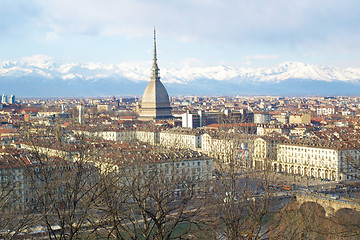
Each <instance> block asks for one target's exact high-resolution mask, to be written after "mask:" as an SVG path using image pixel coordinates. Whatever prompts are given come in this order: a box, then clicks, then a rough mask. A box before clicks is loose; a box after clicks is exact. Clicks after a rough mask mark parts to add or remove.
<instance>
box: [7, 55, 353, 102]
mask: <svg viewBox="0 0 360 240" xmlns="http://www.w3.org/2000/svg"><path fill="white" fill-rule="evenodd" d="M150 69H151V63H150V62H149V63H144V64H136V63H122V64H108V65H106V64H100V63H86V64H78V63H65V64H60V63H56V62H54V61H52V60H51V59H50V60H49V59H46V58H44V59H40V60H37V61H34V60H22V61H4V62H0V84H1V86H2V87H1V89H2V93H5V94H8V95H10V94H14V95H16V96H23V97H36V96H38V97H59V96H64V97H74V96H79V97H80V96H112V95H114V96H133V95H137V96H141V95H142V93H143V91H144V90H145V88H146V85H147V83H148V81H149V79H150ZM161 77H162V82H163V83H164V85H165V87H166V88H167V90H168V92H169V95H200V96H201V95H207V96H209V95H284V96H286V95H296V96H303V95H307V96H308V95H359V92H360V68H342V69H341V68H337V67H332V66H324V65H314V64H305V63H301V62H287V63H283V64H280V65H278V66H276V67H262V68H256V69H254V68H244V67H232V66H224V65H220V66H214V67H203V68H200V67H178V68H161ZM2 93H1V92H0V94H2Z"/></svg>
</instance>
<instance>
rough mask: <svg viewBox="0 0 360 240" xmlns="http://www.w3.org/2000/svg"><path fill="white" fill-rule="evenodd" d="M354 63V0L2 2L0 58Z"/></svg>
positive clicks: (358, 27) (359, 11) (359, 59)
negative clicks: (154, 51)
mask: <svg viewBox="0 0 360 240" xmlns="http://www.w3.org/2000/svg"><path fill="white" fill-rule="evenodd" d="M154 26H155V27H156V30H157V37H158V38H157V39H158V41H157V42H158V58H159V66H160V68H161V67H168V66H175V65H179V66H183V65H189V66H214V65H219V64H226V65H233V66H244V67H261V66H275V65H277V64H279V63H282V62H287V61H301V62H305V63H314V64H325V65H334V66H338V67H360V2H359V0H337V1H335V0H0V61H5V60H21V59H24V58H26V57H31V56H34V55H44V56H48V57H50V58H53V59H54V60H56V61H60V62H77V63H87V62H99V63H104V64H109V63H121V62H144V61H149V60H151V59H152V44H153V42H152V34H153V27H154Z"/></svg>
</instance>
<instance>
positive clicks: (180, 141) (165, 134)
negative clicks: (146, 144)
mask: <svg viewBox="0 0 360 240" xmlns="http://www.w3.org/2000/svg"><path fill="white" fill-rule="evenodd" d="M160 145H162V146H164V147H170V148H187V149H192V150H198V149H200V148H201V134H200V132H198V131H195V130H191V129H169V130H165V131H162V132H160Z"/></svg>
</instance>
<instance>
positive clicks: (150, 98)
mask: <svg viewBox="0 0 360 240" xmlns="http://www.w3.org/2000/svg"><path fill="white" fill-rule="evenodd" d="M141 102H142V103H169V95H168V93H167V91H166V89H165V87H164V85H163V84H162V83H161V82H160V80H158V81H156V80H155V81H154V80H151V81H150V82H149V84H148V85H147V87H146V89H145V91H144V94H143V97H142V101H141Z"/></svg>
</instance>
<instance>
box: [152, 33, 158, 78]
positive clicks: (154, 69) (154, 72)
mask: <svg viewBox="0 0 360 240" xmlns="http://www.w3.org/2000/svg"><path fill="white" fill-rule="evenodd" d="M156 61H157V58H156V30H155V27H154V59H153V66H152V79H153V80H155V81H156V80H160V76H159V67H158V65H157V62H156Z"/></svg>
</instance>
